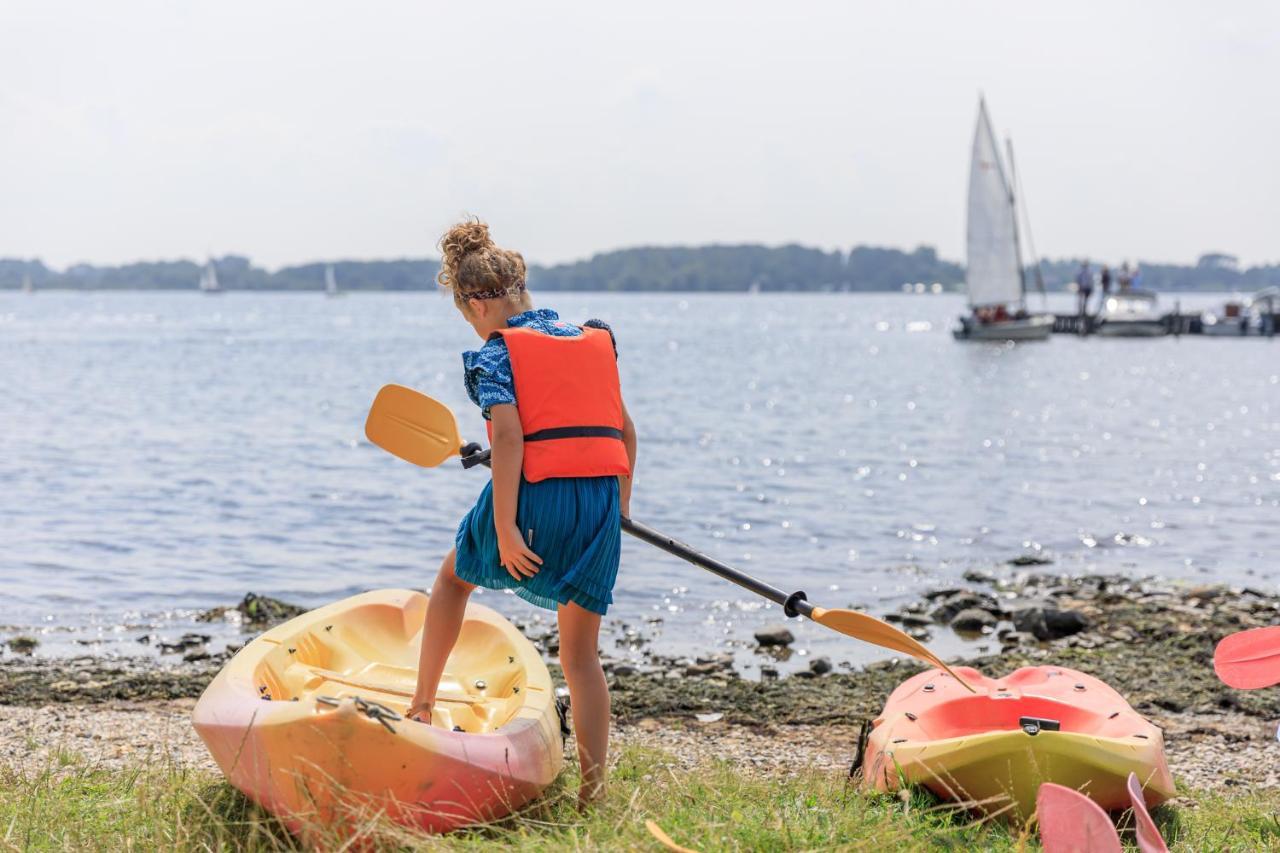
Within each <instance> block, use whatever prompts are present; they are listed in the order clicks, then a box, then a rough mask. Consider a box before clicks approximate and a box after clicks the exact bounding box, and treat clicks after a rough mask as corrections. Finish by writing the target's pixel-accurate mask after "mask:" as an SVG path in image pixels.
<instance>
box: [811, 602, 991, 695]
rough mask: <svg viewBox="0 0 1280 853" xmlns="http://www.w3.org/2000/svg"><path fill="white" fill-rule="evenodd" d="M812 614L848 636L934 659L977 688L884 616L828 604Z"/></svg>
mask: <svg viewBox="0 0 1280 853" xmlns="http://www.w3.org/2000/svg"><path fill="white" fill-rule="evenodd" d="M809 618H810V619H812V620H813V621H814V622H817V623H818V624H819V625H823V626H825V627H827V628H830V629H831V630H832V631H839V632H840V633H841V634H844V635H845V636H846V637H853V638H854V639H855V640H863V641H864V642H868V643H872V644H874V645H877V646H882V647H884V648H886V649H893V650H894V651H895V652H902V653H903V654H905V655H910V656H911V657H913V658H915V659H916V660H922V661H924V662H925V663H931V664H933V665H934V666H936V667H938V668H939V669H941V670H944V671H945V672H946V673H947V674H948V675H950V676H951V677H952V678H954V679H955V680H956V681H959V682H960V683H961V684H963V685H964V686H965V687H966V688H967V689H968V690H969V692H970V693H977V692H978V691H976V690H974V689H973V686H972V685H970V684H969V682H967V681H965V680H964V679H963V678H961V677H960V676H959V675H958V674H957V673H955V672H953V671H952V669H951V667H949V666H947V665H946V664H945V663H943V662H942V658H940V657H938V656H937V655H935V654H934V653H933V652H931V651H929V649H928V648H927V647H926V646H925V645H924V644H923V643H920V642H918V641H917V640H915V639H913V638H912V637H911V636H909V635H907V634H904V633H903V632H902V631H899V630H898V629H897V628H895V627H893V626H892V625H890V624H889V623H888V622H885V621H884V620H882V619H877V618H876V617H874V616H868V615H867V614H865V613H859V612H858V611H856V610H828V609H826V608H825V607H815V608H813V613H812V614H811V615H810V617H809Z"/></svg>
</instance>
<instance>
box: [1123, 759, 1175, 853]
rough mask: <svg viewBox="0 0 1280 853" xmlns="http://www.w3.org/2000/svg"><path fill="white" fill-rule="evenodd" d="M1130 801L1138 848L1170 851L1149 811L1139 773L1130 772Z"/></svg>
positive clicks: (1157, 852)
mask: <svg viewBox="0 0 1280 853" xmlns="http://www.w3.org/2000/svg"><path fill="white" fill-rule="evenodd" d="M1129 802H1130V803H1132V804H1133V828H1134V831H1135V832H1136V833H1137V835H1138V849H1139V850H1141V851H1142V853H1169V848H1168V847H1166V846H1165V843H1164V838H1162V837H1161V835H1160V830H1158V829H1156V822H1155V821H1154V820H1152V819H1151V812H1149V811H1147V800H1146V797H1144V796H1142V785H1141V784H1140V783H1139V782H1138V774H1137V773H1130V774H1129Z"/></svg>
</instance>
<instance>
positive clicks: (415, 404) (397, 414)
mask: <svg viewBox="0 0 1280 853" xmlns="http://www.w3.org/2000/svg"><path fill="white" fill-rule="evenodd" d="M364 432H365V435H366V436H368V438H369V440H370V441H372V442H373V443H374V444H376V445H378V446H379V447H381V448H382V449H383V450H386V451H388V452H389V453H392V454H394V455H395V456H399V457H400V458H401V459H404V460H405V461H407V462H412V463H413V464H415V465H421V466H422V467H424V468H435V467H436V466H438V465H440V464H442V463H443V462H445V461H446V460H447V459H449V458H450V457H453V456H461V457H463V459H462V464H463V465H464V467H468V468H470V467H473V466H475V465H487V464H489V453H488V451H484V450H481V449H480V447H479V445H475V444H469V445H465V446H464V444H463V441H462V436H461V434H460V433H459V431H458V421H457V419H456V418H454V416H453V412H452V411H451V410H450V409H449V407H448V406H446V405H444V404H443V403H441V402H440V401H438V400H434V399H432V398H431V397H428V396H427V395H425V394H422V393H420V392H418V391H414V390H413V389H412V388H406V387H404V386H403V385H386V386H383V388H382V390H380V391H379V392H378V396H377V397H376V398H375V399H374V401H373V407H372V408H371V409H370V410H369V418H368V420H367V421H366V422H365V425H364ZM622 529H623V530H625V531H627V532H628V533H630V534H631V535H632V536H635V537H636V538H637V539H642V540H644V541H645V542H648V543H649V544H650V545H655V546H657V547H658V548H661V549H662V550H664V551H666V552H667V553H669V554H674V555H675V556H677V557H680V558H681V559H683V560H687V561H688V562H690V563H693V564H694V565H695V566H698V567H700V568H703V569H706V570H707V571H709V572H711V573H712V574H715V575H718V576H720V577H722V578H724V579H725V580H727V581H731V582H733V583H735V584H737V585H738V586H740V587H742V588H743V589H747V590H750V591H751V592H754V593H755V594H756V595H759V596H762V597H764V598H767V599H768V600H770V601H772V602H774V603H775V604H779V605H781V606H782V609H783V612H784V613H786V614H787V616H807V617H809V618H810V619H812V620H813V621H814V622H817V623H818V624H819V625H824V626H826V627H827V628H830V629H831V630H833V631H836V632H838V633H841V634H844V635H846V636H849V637H853V638H854V639H857V640H863V641H865V642H868V643H872V644H874V645H877V646H882V647H884V648H886V649H892V650H893V651H896V652H902V653H903V654H906V655H910V656H911V657H913V658H916V659H918V660H922V661H924V662H926V663H930V664H932V665H934V666H936V667H938V668H939V669H942V670H944V671H945V672H947V673H948V674H949V675H950V676H951V677H952V678H954V679H956V680H957V681H959V682H960V683H961V684H963V685H964V686H965V687H966V688H968V689H969V690H970V691H973V687H971V686H970V685H969V684H968V683H967V682H966V681H965V680H964V679H963V678H961V677H960V676H959V675H957V674H956V673H955V672H953V671H952V669H951V667H949V666H947V665H946V664H945V663H944V662H943V661H942V659H941V658H939V657H938V656H937V655H935V654H934V653H933V652H931V651H929V649H927V648H926V647H925V646H924V645H923V644H921V643H919V642H917V641H916V640H914V639H912V638H911V637H910V636H908V635H907V634H905V633H903V632H902V631H900V630H898V629H897V628H895V627H893V626H892V625H890V624H889V623H887V622H884V621H882V620H880V619H877V618H875V617H874V616H868V615H867V614H865V613H859V612H858V611H856V610H841V609H838V608H826V607H815V606H814V605H813V604H811V603H809V601H808V600H807V599H806V598H805V594H804V593H803V592H799V591H797V592H792V593H787V592H784V591H783V590H781V589H778V588H777V587H775V586H773V585H771V584H767V583H765V582H764V581H761V580H757V579H756V578H753V577H751V576H750V575H747V574H744V573H743V572H740V571H738V570H737V569H735V568H733V567H732V566H729V565H726V564H725V563H722V562H720V561H719V560H716V559H714V558H712V557H708V556H707V555H706V554H702V553H700V552H698V551H695V550H694V549H693V548H691V547H690V546H688V545H686V544H685V543H683V542H681V541H679V540H677V539H673V538H671V537H670V536H667V535H665V534H663V533H659V532H658V531H656V530H654V529H653V528H652V527H649V526H647V525H644V524H641V523H640V522H638V521H633V520H632V519H630V518H624V519H622Z"/></svg>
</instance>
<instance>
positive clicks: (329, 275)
mask: <svg viewBox="0 0 1280 853" xmlns="http://www.w3.org/2000/svg"><path fill="white" fill-rule="evenodd" d="M324 292H325V293H327V294H329V295H330V296H337V295H338V279H337V278H336V277H335V276H334V274H333V264H329V265H328V266H327V267H325V268H324Z"/></svg>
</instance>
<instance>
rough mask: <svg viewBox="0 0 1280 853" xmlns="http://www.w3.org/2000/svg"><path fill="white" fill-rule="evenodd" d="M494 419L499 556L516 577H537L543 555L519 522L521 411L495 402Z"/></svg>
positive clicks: (493, 450) (521, 443) (494, 520)
mask: <svg viewBox="0 0 1280 853" xmlns="http://www.w3.org/2000/svg"><path fill="white" fill-rule="evenodd" d="M489 417H490V419H491V420H492V422H493V448H492V457H491V463H490V464H491V465H492V466H493V526H494V530H495V532H497V534H498V556H499V559H500V560H501V561H502V567H503V568H504V569H506V570H507V573H508V574H509V575H511V577H513V578H515V579H516V580H523V579H524V578H526V577H530V578H531V577H533V576H534V575H536V574H537V573H538V567H539V566H540V565H542V558H541V557H539V556H538V555H537V554H535V553H533V551H531V550H530V549H529V546H528V545H527V544H526V543H525V541H524V536H523V535H522V534H521V532H520V528H519V527H518V526H517V525H516V505H517V503H518V501H519V499H520V469H521V467H522V466H523V465H524V431H523V430H522V429H521V427H520V412H519V411H518V410H517V409H516V407H515V406H513V405H511V404H510V403H503V404H500V405H497V406H492V407H491V408H490V409H489Z"/></svg>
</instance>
